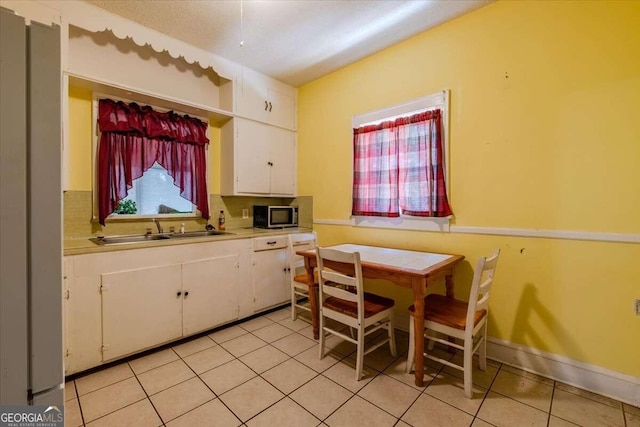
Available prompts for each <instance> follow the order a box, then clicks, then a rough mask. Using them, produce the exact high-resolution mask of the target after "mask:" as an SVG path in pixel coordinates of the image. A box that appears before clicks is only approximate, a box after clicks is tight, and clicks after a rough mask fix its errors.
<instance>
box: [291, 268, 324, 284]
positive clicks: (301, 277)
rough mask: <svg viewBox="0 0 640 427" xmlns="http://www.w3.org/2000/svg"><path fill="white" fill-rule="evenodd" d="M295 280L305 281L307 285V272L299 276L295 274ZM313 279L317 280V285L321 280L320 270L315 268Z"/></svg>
mask: <svg viewBox="0 0 640 427" xmlns="http://www.w3.org/2000/svg"><path fill="white" fill-rule="evenodd" d="M293 280H294V281H296V282H298V283H304V284H305V285H307V284H308V283H307V275H306V274H298V275H297V276H295V277H294V278H293ZM313 280H314V282H315V284H316V285H317V284H318V283H320V280H319V279H318V270H314V271H313Z"/></svg>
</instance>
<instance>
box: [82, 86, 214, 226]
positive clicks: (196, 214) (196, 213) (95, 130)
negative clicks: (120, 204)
mask: <svg viewBox="0 0 640 427" xmlns="http://www.w3.org/2000/svg"><path fill="white" fill-rule="evenodd" d="M105 98H108V99H112V100H114V101H122V102H124V103H127V104H130V103H132V102H135V103H139V101H136V100H135V99H126V98H121V97H117V96H113V95H109V94H105V93H101V92H93V99H92V114H93V116H92V124H91V129H92V131H91V134H92V135H93V141H92V150H91V158H92V161H93V163H92V165H93V168H92V169H93V170H92V174H91V179H92V183H91V188H92V189H93V191H92V198H93V214H92V220H93V221H94V222H97V221H98V143H99V141H100V128H99V127H98V108H99V101H100V99H105ZM144 105H148V106H150V107H151V108H153V109H154V111H159V112H161V113H166V112H168V111H173V112H174V113H176V114H180V115H186V114H187V113H184V112H182V111H180V110H179V109H168V108H162V107H158V106H157V105H153V104H149V103H144ZM189 117H194V118H197V119H199V120H202V121H203V122H205V123H206V124H207V132H206V135H207V138H209V119H208V118H206V117H201V116H195V115H193V114H189ZM205 151H206V155H205V158H206V164H207V170H206V180H207V191H208V189H209V146H208V145H207V146H206V147H205ZM208 203H209V198H208V197H207V204H208ZM191 204H192V205H193V212H191V213H180V214H153V215H138V214H134V215H113V213H112V214H110V215H109V216H108V217H107V218H106V219H105V221H106V222H111V221H139V220H149V219H153V218H158V219H171V218H173V219H180V218H185V219H187V218H201V217H202V213H201V212H200V210H199V209H198V208H197V206H196V205H194V204H193V203H191Z"/></svg>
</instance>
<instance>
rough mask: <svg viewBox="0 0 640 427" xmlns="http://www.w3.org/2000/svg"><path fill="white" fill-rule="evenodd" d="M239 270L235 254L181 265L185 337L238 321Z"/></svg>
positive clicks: (183, 331) (183, 330)
mask: <svg viewBox="0 0 640 427" xmlns="http://www.w3.org/2000/svg"><path fill="white" fill-rule="evenodd" d="M238 267H239V264H238V256H237V255H230V256H224V257H218V258H209V259H203V260H198V261H190V262H185V263H184V264H182V296H183V299H182V333H183V334H184V335H192V334H195V333H197V332H200V331H204V330H206V329H209V328H211V327H212V326H213V325H220V324H223V323H227V322H230V321H232V320H236V319H237V318H238V313H239V310H240V307H239V304H238V289H239V280H238V279H239V272H238Z"/></svg>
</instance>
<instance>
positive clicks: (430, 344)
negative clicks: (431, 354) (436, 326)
mask: <svg viewBox="0 0 640 427" xmlns="http://www.w3.org/2000/svg"><path fill="white" fill-rule="evenodd" d="M431 333H432V334H436V335H437V334H438V333H437V332H434V331H431ZM424 336H425V337H426V336H427V334H426V333H425V335H424ZM435 347H436V342H435V341H434V340H431V339H430V340H428V341H427V350H428V351H433V349H434V348H435Z"/></svg>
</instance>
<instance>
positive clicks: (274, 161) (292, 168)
mask: <svg viewBox="0 0 640 427" xmlns="http://www.w3.org/2000/svg"><path fill="white" fill-rule="evenodd" d="M269 136H270V138H269V140H270V154H269V158H270V159H271V160H270V162H271V194H285V195H291V196H293V195H295V194H296V134H295V132H291V131H288V130H285V129H280V128H271V129H270V134H269Z"/></svg>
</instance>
